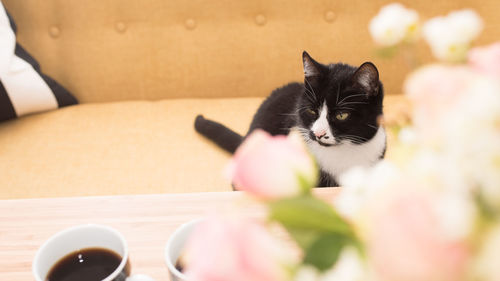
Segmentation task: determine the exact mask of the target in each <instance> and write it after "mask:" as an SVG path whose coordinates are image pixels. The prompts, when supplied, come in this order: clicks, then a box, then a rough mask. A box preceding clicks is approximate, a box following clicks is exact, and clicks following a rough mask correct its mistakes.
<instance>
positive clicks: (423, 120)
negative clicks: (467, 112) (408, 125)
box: [405, 64, 475, 138]
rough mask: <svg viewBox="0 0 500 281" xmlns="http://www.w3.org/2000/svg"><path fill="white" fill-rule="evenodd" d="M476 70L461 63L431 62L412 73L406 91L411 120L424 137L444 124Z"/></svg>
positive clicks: (436, 131) (436, 133)
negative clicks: (433, 63)
mask: <svg viewBox="0 0 500 281" xmlns="http://www.w3.org/2000/svg"><path fill="white" fill-rule="evenodd" d="M474 77H475V73H474V72H473V71H471V70H470V69H469V68H467V67H464V66H447V65H437V64H436V65H430V66H426V67H423V68H421V69H419V70H417V71H415V72H414V73H412V74H411V75H410V76H409V78H408V79H407V80H406V82H405V94H406V95H407V96H408V98H409V99H410V100H411V101H412V103H413V118H412V120H413V123H414V125H415V128H416V129H417V130H418V132H419V133H422V135H423V136H425V137H426V138H434V137H436V135H438V134H439V133H440V132H441V128H443V126H445V125H446V124H444V123H445V122H448V120H446V118H445V117H446V114H447V113H448V112H449V111H450V109H451V108H453V107H454V106H455V105H456V104H457V102H458V101H459V100H460V99H461V98H462V97H463V96H464V95H465V92H466V91H465V90H466V89H467V88H468V85H469V83H471V81H472V79H473V78H474Z"/></svg>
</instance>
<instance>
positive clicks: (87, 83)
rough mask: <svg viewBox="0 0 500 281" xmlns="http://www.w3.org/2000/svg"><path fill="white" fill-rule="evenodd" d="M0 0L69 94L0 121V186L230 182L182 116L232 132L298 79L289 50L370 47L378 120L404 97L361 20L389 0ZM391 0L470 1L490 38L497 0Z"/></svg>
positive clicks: (26, 193) (399, 78)
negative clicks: (380, 109)
mask: <svg viewBox="0 0 500 281" xmlns="http://www.w3.org/2000/svg"><path fill="white" fill-rule="evenodd" d="M3 2H4V5H5V6H6V8H7V9H8V10H9V11H10V13H11V14H12V16H13V17H14V19H15V20H16V23H17V25H18V38H19V41H20V42H21V43H22V44H23V45H24V46H25V47H26V49H27V50H28V51H30V52H31V53H32V54H33V55H34V57H36V58H37V59H38V60H39V61H40V63H41V66H42V70H44V71H45V72H46V73H48V74H49V75H51V76H52V77H54V78H55V79H56V80H58V81H59V82H60V83H61V84H62V85H64V86H65V87H66V88H68V89H69V90H70V91H71V92H72V93H73V94H74V95H75V96H76V97H77V98H78V99H79V101H80V103H81V104H79V105H76V106H71V107H67V108H62V109H59V110H56V111H51V112H46V113H41V114H35V115H30V116H26V117H22V118H20V119H17V120H13V121H8V122H3V123H0V199H6V198H24V197H54V196H81V195H108V194H135V193H167V192H198V191H227V190H231V187H230V185H229V183H228V181H227V179H225V178H224V177H223V175H222V171H223V168H224V166H225V164H226V162H227V160H228V159H229V155H227V154H226V153H224V152H222V151H221V150H219V149H218V148H216V147H215V146H213V145H212V144H211V143H209V142H207V141H206V140H205V139H203V138H202V137H200V136H199V135H197V134H196V133H195V132H194V129H193V120H194V117H195V116H196V114H198V113H202V114H204V115H205V116H207V117H210V118H213V119H216V120H220V121H222V122H224V123H225V124H227V125H228V126H229V127H231V128H234V129H236V130H237V131H239V132H241V133H245V132H246V130H247V128H248V125H249V122H250V120H251V118H252V115H253V113H254V111H255V110H256V108H257V107H258V105H259V103H260V102H261V101H262V99H263V97H265V96H266V95H268V94H269V93H270V91H271V90H272V89H274V88H276V87H278V86H280V85H282V84H284V83H287V82H289V81H300V80H302V65H301V52H302V50H307V51H308V52H309V53H310V54H311V55H312V56H313V57H315V58H316V59H317V60H319V61H322V62H329V61H343V62H347V63H351V64H360V63H362V62H363V61H367V60H370V61H373V62H374V63H375V64H376V65H378V67H379V70H380V73H381V77H382V80H383V81H384V83H385V86H386V95H387V98H386V109H385V110H386V115H387V116H388V119H389V124H392V123H393V122H395V121H397V119H398V118H400V116H399V115H400V114H401V112H403V113H404V111H405V110H406V107H405V106H404V105H401V104H404V100H402V98H401V96H399V95H398V94H400V93H401V85H402V82H403V79H404V76H405V74H406V73H407V72H408V71H409V68H408V67H407V66H406V64H405V63H404V58H403V57H397V58H395V59H394V60H384V59H381V58H378V57H376V56H374V49H373V47H374V46H373V44H372V41H371V39H370V38H369V34H368V30H367V25H368V22H369V20H370V18H371V17H373V16H374V15H375V14H376V13H377V11H378V9H379V8H380V7H381V6H382V5H384V4H386V3H388V2H389V1H380V0H376V1H365V0H355V1H350V0H349V1H348V0H340V1H328V0H325V1H309V0H290V1H267V0H252V1H250V0H248V1H234V0H214V1H212V0H210V1H209V0H197V1H175V0H99V1H77V0H4V1H3ZM402 2H407V3H406V4H407V5H408V6H410V7H412V8H415V9H417V10H418V11H419V12H420V13H421V14H422V15H423V16H424V17H430V16H435V15H438V14H444V13H447V12H448V11H450V10H452V9H457V8H464V7H472V8H475V9H476V10H477V11H478V12H479V13H480V14H481V16H482V17H483V18H484V19H485V21H486V23H487V25H486V28H485V31H484V32H483V35H482V37H481V39H480V42H482V43H488V42H492V41H493V40H494V39H495V38H500V36H499V35H500V29H498V28H496V27H498V26H499V25H500V18H499V17H497V15H496V14H497V11H498V10H499V8H500V7H499V6H500V5H499V4H498V1H497V0H484V1H465V0H460V1H437V2H436V1H429V0H425V1H418V3H417V2H415V3H414V2H410V1H402ZM420 50H423V51H421V56H422V58H423V61H429V60H430V56H429V54H428V50H427V49H426V47H425V46H422V48H420ZM389 153H390V151H389Z"/></svg>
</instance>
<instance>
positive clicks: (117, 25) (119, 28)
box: [115, 21, 127, 33]
mask: <svg viewBox="0 0 500 281" xmlns="http://www.w3.org/2000/svg"><path fill="white" fill-rule="evenodd" d="M115 29H116V31H118V32H120V33H124V32H125V31H126V30H127V25H126V24H125V23H124V22H123V21H118V22H116V23H115Z"/></svg>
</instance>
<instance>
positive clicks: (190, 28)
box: [184, 19, 196, 30]
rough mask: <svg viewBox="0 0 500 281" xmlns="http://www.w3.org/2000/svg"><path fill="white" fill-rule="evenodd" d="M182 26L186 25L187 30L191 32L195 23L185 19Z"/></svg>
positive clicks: (192, 20)
mask: <svg viewBox="0 0 500 281" xmlns="http://www.w3.org/2000/svg"><path fill="white" fill-rule="evenodd" d="M184 24H185V25H186V28H187V29H189V30H193V29H195V27H196V21H195V20H194V19H187V20H186V22H185V23H184Z"/></svg>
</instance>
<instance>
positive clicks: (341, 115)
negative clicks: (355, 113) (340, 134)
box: [335, 112, 350, 121]
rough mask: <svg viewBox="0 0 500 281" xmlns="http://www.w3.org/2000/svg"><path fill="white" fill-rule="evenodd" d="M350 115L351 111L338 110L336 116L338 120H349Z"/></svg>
mask: <svg viewBox="0 0 500 281" xmlns="http://www.w3.org/2000/svg"><path fill="white" fill-rule="evenodd" d="M349 116H350V114H349V112H338V113H337V114H335V118H337V120H339V121H344V120H347V118H349Z"/></svg>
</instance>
